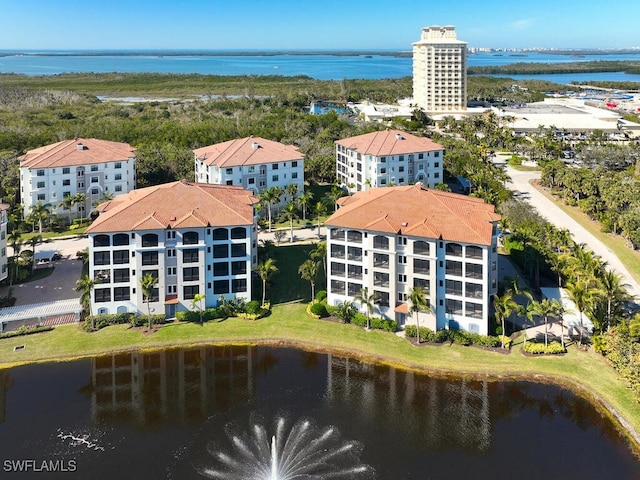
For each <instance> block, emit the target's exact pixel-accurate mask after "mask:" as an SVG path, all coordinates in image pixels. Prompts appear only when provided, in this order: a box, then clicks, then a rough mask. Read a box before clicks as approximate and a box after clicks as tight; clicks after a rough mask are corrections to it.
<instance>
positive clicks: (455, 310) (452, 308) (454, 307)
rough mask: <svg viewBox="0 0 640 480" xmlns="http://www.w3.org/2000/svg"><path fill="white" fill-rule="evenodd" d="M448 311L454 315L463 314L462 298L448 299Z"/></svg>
mask: <svg viewBox="0 0 640 480" xmlns="http://www.w3.org/2000/svg"><path fill="white" fill-rule="evenodd" d="M446 309H447V313H449V314H452V315H462V300H452V299H450V298H448V299H447V303H446Z"/></svg>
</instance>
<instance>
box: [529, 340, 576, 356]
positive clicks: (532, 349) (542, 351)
mask: <svg viewBox="0 0 640 480" xmlns="http://www.w3.org/2000/svg"><path fill="white" fill-rule="evenodd" d="M522 348H523V350H524V351H525V352H527V353H531V354H533V355H558V354H560V353H566V350H565V349H564V347H563V346H562V344H561V343H560V342H558V341H556V340H554V341H552V342H549V344H548V345H547V346H546V347H545V346H544V343H538V342H531V341H529V342H527V343H526V344H525V345H524V346H523V347H522Z"/></svg>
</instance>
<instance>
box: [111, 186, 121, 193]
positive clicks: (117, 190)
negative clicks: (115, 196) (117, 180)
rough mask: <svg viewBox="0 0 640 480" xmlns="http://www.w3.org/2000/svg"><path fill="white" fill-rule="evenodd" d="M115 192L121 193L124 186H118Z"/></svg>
mask: <svg viewBox="0 0 640 480" xmlns="http://www.w3.org/2000/svg"><path fill="white" fill-rule="evenodd" d="M113 190H114V191H116V192H121V191H122V185H116V186H115V187H113Z"/></svg>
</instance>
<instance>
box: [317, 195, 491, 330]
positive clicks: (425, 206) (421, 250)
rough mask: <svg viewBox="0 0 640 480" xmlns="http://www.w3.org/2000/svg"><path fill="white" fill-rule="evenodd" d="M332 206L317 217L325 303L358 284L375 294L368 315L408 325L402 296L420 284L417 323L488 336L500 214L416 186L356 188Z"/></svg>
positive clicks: (346, 295)
mask: <svg viewBox="0 0 640 480" xmlns="http://www.w3.org/2000/svg"><path fill="white" fill-rule="evenodd" d="M339 205H340V208H339V209H338V210H337V212H335V213H334V214H333V215H332V216H331V217H329V218H328V219H327V221H326V222H325V225H326V226H327V265H328V279H327V291H328V302H329V304H330V305H337V304H339V303H342V302H344V301H352V300H353V297H354V296H355V295H357V294H359V293H360V290H361V288H363V287H366V288H367V290H368V292H369V294H372V293H376V294H377V295H378V297H379V300H378V301H377V303H376V312H375V314H376V315H377V314H380V315H381V316H382V317H384V318H390V319H394V320H396V321H397V322H398V324H399V325H400V326H404V325H405V324H407V323H411V324H415V319H414V317H413V316H412V315H410V313H409V312H410V310H409V308H410V306H409V304H408V301H407V298H408V297H409V294H410V291H411V289H412V288H414V287H418V286H421V287H424V289H425V291H426V292H427V293H426V295H427V297H426V298H427V299H428V301H429V305H430V307H431V310H432V312H431V313H427V312H422V313H420V325H421V326H424V327H428V328H431V329H432V330H437V329H443V328H450V329H461V330H466V331H470V332H475V333H480V334H483V335H486V334H488V333H489V313H490V297H491V295H493V294H495V293H496V291H497V282H498V271H497V260H498V255H497V250H496V247H497V237H496V230H497V228H496V227H497V222H498V220H499V219H500V216H499V215H498V214H496V213H495V212H494V208H493V206H492V205H489V204H486V203H484V202H483V201H482V200H481V199H478V198H472V197H467V196H464V195H458V194H454V193H449V192H441V191H438V190H432V189H424V188H422V186H420V185H413V186H405V187H391V188H374V189H370V190H367V191H363V192H357V193H355V194H354V195H352V196H348V197H343V198H341V199H340V200H339Z"/></svg>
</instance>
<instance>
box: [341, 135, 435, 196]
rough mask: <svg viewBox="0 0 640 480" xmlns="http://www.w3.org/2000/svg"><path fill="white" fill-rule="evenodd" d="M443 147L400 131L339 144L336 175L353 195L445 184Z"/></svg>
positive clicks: (358, 137) (351, 138)
mask: <svg viewBox="0 0 640 480" xmlns="http://www.w3.org/2000/svg"><path fill="white" fill-rule="evenodd" d="M443 154H444V147H443V146H442V145H440V144H438V143H435V142H433V141H432V140H430V139H428V138H424V137H417V136H415V135H411V134H410V133H406V132H402V131H400V130H383V131H379V132H371V133H366V134H364V135H358V136H356V137H349V138H344V139H342V140H338V141H336V169H337V172H336V176H337V178H338V182H340V183H342V184H343V185H346V186H347V188H348V189H349V191H350V192H354V191H360V190H367V189H369V188H375V187H386V186H391V185H409V184H412V183H416V182H421V183H422V184H424V185H425V186H427V187H429V188H433V187H435V186H436V185H437V184H439V183H442V176H443V163H442V160H443V158H442V157H443Z"/></svg>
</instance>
